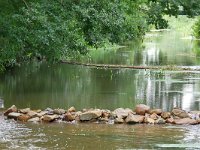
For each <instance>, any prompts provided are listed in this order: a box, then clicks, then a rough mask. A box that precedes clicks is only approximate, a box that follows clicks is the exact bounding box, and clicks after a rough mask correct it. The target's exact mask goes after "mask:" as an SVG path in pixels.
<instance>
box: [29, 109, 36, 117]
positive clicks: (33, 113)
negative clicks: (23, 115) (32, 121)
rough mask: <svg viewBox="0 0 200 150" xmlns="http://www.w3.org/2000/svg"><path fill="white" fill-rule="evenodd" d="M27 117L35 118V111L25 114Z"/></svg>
mask: <svg viewBox="0 0 200 150" xmlns="http://www.w3.org/2000/svg"><path fill="white" fill-rule="evenodd" d="M27 115H29V116H30V117H31V118H33V117H36V116H37V113H36V112H35V111H32V110H31V111H29V112H28V113H27Z"/></svg>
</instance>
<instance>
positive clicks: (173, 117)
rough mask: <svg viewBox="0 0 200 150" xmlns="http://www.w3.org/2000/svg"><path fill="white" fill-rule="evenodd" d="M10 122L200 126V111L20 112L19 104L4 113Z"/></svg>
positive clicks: (141, 108) (145, 108) (140, 108)
mask: <svg viewBox="0 0 200 150" xmlns="http://www.w3.org/2000/svg"><path fill="white" fill-rule="evenodd" d="M4 116H6V117H7V118H8V119H14V120H17V121H22V122H62V121H63V122H72V123H76V122H95V123H107V124H122V123H127V124H136V123H146V124H165V123H170V124H191V125H194V124H200V111H190V112H186V111H184V110H182V109H180V108H174V109H173V110H172V111H171V112H164V111H162V109H150V107H149V106H147V105H144V104H139V105H137V106H136V107H135V109H134V110H132V109H130V108H126V109H124V108H117V109H115V110H114V111H110V110H106V109H83V110H82V111H76V109H75V108H74V107H71V108H69V109H68V110H64V109H51V108H46V109H45V110H31V109H30V108H24V109H18V108H17V107H16V106H15V105H13V106H11V107H10V108H8V109H7V110H6V111H5V112H4Z"/></svg>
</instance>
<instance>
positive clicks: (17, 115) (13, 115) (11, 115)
mask: <svg viewBox="0 0 200 150" xmlns="http://www.w3.org/2000/svg"><path fill="white" fill-rule="evenodd" d="M20 115H22V114H20V113H17V112H11V113H9V114H8V119H15V120H17V118H18V117H19V116H20Z"/></svg>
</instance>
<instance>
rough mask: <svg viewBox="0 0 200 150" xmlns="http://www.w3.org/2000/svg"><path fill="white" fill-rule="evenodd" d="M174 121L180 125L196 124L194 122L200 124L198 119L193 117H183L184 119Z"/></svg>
mask: <svg viewBox="0 0 200 150" xmlns="http://www.w3.org/2000/svg"><path fill="white" fill-rule="evenodd" d="M174 123H175V124H179V125H182V124H191V125H194V124H198V121H197V120H195V119H191V118H182V119H175V120H174Z"/></svg>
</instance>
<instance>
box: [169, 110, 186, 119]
mask: <svg viewBox="0 0 200 150" xmlns="http://www.w3.org/2000/svg"><path fill="white" fill-rule="evenodd" d="M172 115H174V116H177V117H179V118H188V117H189V115H188V113H187V112H186V111H184V110H182V109H179V108H174V109H173V110H172Z"/></svg>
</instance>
